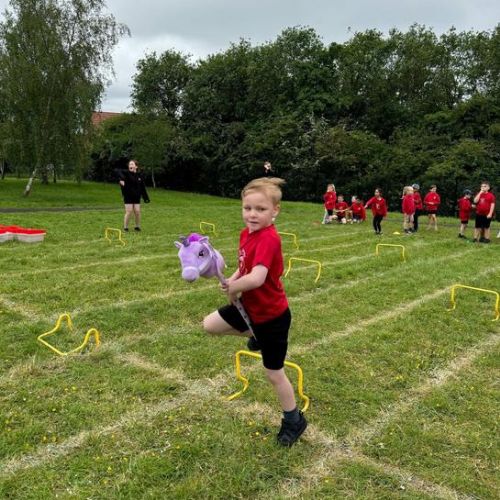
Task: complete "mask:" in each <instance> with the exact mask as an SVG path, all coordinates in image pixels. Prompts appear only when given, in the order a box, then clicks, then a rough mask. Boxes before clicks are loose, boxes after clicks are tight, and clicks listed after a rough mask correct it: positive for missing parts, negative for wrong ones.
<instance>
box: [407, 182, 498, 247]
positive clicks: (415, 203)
mask: <svg viewBox="0 0 500 500" xmlns="http://www.w3.org/2000/svg"><path fill="white" fill-rule="evenodd" d="M440 203H441V198H440V197H439V194H438V193H437V188H436V186H435V185H433V186H431V189H430V191H429V192H428V193H427V194H426V196H425V198H424V200H423V203H422V198H421V196H420V193H419V186H418V184H413V186H405V188H404V189H403V198H402V212H403V229H404V231H405V233H406V234H412V233H414V232H415V231H417V230H418V215H419V213H421V210H422V208H423V207H425V210H426V212H427V214H428V216H429V225H428V229H430V228H432V227H433V228H434V229H435V230H437V217H436V215H437V211H438V208H439V205H440ZM473 209H475V210H476V221H475V227H474V239H473V240H472V241H473V242H474V243H476V242H479V243H490V241H491V240H490V225H491V221H492V220H493V217H494V215H495V195H494V194H493V193H491V192H490V183H489V182H488V181H483V182H481V187H480V189H479V191H478V192H477V193H476V195H475V196H474V198H473V199H472V191H471V190H470V189H465V190H464V195H463V197H462V198H460V199H459V200H458V217H459V219H460V229H459V233H458V237H459V238H466V236H465V230H466V228H467V225H468V223H469V219H470V216H471V212H472V210H473ZM499 234H500V233H499Z"/></svg>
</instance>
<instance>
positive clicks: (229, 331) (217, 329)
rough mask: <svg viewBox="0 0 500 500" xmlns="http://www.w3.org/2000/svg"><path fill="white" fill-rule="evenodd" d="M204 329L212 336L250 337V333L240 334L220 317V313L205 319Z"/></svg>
mask: <svg viewBox="0 0 500 500" xmlns="http://www.w3.org/2000/svg"><path fill="white" fill-rule="evenodd" d="M203 329H204V330H205V332H207V333H208V334H210V335H235V336H237V337H250V336H251V334H250V331H248V330H247V331H246V332H240V331H238V330H235V329H234V328H233V327H232V326H231V325H230V324H229V323H228V322H227V321H225V320H224V319H223V318H222V316H221V315H220V313H219V311H214V312H213V313H210V314H209V315H208V316H205V317H204V318H203Z"/></svg>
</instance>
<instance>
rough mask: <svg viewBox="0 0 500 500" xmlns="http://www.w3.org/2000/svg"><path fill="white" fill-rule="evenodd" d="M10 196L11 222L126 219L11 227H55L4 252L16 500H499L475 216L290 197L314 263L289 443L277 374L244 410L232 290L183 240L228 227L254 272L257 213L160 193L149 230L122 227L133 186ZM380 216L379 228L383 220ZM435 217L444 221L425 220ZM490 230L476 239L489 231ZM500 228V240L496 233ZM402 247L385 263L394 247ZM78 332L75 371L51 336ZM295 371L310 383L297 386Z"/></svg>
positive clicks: (0, 288)
mask: <svg viewBox="0 0 500 500" xmlns="http://www.w3.org/2000/svg"><path fill="white" fill-rule="evenodd" d="M23 184H24V181H23V182H22V181H20V180H14V179H6V180H4V181H0V208H6V207H23V206H24V207H30V206H31V207H35V206H36V207H50V206H52V207H69V206H77V207H92V206H97V207H101V208H104V207H110V208H111V207H113V206H115V207H116V209H109V210H102V209H100V210H95V211H94V210H89V211H81V212H58V213H56V212H48V211H37V212H33V213H4V214H1V213H0V224H18V225H24V226H30V227H43V228H46V229H47V237H46V240H45V242H44V243H42V244H34V245H29V244H22V243H19V242H7V243H4V244H1V245H0V269H1V271H0V341H1V342H0V498H8V499H23V500H24V499H44V498H67V499H69V498H92V499H97V498H127V499H136V498H186V499H187V498H189V499H191V498H199V499H202V498H203V499H206V498H224V499H226V498H262V499H269V498H273V499H274V498H311V499H316V498H339V499H340V498H411V499H433V498H481V499H494V498H499V497H500V488H499V484H500V481H499V479H498V465H499V463H500V452H499V445H498V421H499V392H498V385H497V384H498V373H499V339H500V321H497V322H493V321H491V320H492V319H493V317H494V297H493V296H492V295H491V296H490V295H486V294H479V293H474V292H471V291H466V290H459V292H458V295H457V309H456V310H455V311H453V312H447V311H446V308H447V307H448V305H449V294H450V286H451V285H452V284H454V283H463V284H466V285H470V286H475V287H482V288H488V289H495V290H497V291H500V240H497V239H494V240H493V243H492V244H491V245H489V246H486V245H474V244H472V243H469V242H464V241H461V240H459V239H458V238H457V229H456V227H455V223H456V221H455V220H452V219H449V220H447V222H448V224H449V226H447V227H443V228H442V229H440V230H439V231H438V232H437V233H434V232H426V231H425V228H423V230H422V231H421V232H420V233H419V234H418V235H414V236H410V237H404V236H397V235H393V234H392V233H393V232H394V231H396V230H398V231H400V230H401V229H400V222H399V216H398V215H397V214H393V215H392V216H391V220H389V221H387V222H385V223H384V224H383V230H384V235H383V236H382V237H380V238H378V239H376V237H375V236H374V235H373V234H372V231H371V225H370V222H369V221H368V222H367V223H365V224H362V225H355V226H339V225H331V226H321V225H318V224H317V222H318V221H320V220H321V217H322V206H321V205H320V204H317V205H312V204H306V203H290V202H284V203H283V207H282V213H281V215H280V216H279V218H278V221H277V227H278V230H279V231H285V232H293V233H296V234H297V236H298V239H299V244H300V249H299V250H295V249H294V247H293V245H292V243H291V241H290V240H289V239H287V238H284V239H283V248H284V252H285V259H288V257H290V256H296V257H304V258H309V259H318V260H320V261H321V262H322V263H323V272H322V275H321V279H320V280H319V282H318V283H317V284H315V283H314V277H315V272H316V269H315V268H314V266H310V265H298V264H296V265H295V266H296V267H295V266H294V268H293V270H292V273H291V274H290V276H289V277H288V278H286V279H285V280H284V283H285V287H286V291H287V294H288V297H289V300H290V306H291V309H292V314H293V318H294V322H293V325H292V330H291V339H290V349H289V359H290V360H291V361H294V362H296V363H298V364H299V365H300V366H301V367H302V369H303V371H304V377H305V386H304V389H305V392H306V393H307V394H308V395H309V396H310V397H311V407H310V410H309V411H308V412H307V416H308V419H309V422H310V427H309V428H308V430H307V431H306V433H305V434H304V437H303V439H301V441H300V442H299V443H298V444H297V445H295V446H294V447H293V448H291V449H283V448H280V447H278V446H277V445H276V444H275V434H276V432H277V428H278V426H279V420H280V413H279V409H278V405H277V402H276V400H275V399H274V396H273V394H272V391H271V390H270V388H269V386H268V384H267V383H266V382H265V380H264V377H263V374H262V370H260V369H259V366H258V362H254V360H251V361H245V367H244V371H245V373H248V374H249V376H250V379H251V384H250V388H249V389H248V391H247V392H246V393H245V394H244V396H243V397H241V398H239V399H237V400H235V401H232V402H227V401H226V400H225V397H226V396H227V395H229V394H231V393H232V392H234V391H236V390H237V389H239V388H240V385H239V383H238V381H237V380H236V379H235V376H234V368H233V356H234V353H235V352H236V351H237V350H238V349H240V348H243V347H244V342H243V341H241V340H240V339H237V338H234V337H232V338H209V337H207V336H205V335H204V334H203V333H202V331H201V328H200V323H201V320H202V318H203V316H204V315H205V314H206V313H208V312H210V311H212V310H213V309H215V308H216V307H218V306H220V305H221V304H222V303H224V296H223V295H222V294H221V293H220V292H219V291H218V285H217V283H216V281H215V280H214V281H211V280H204V281H199V282H196V283H193V284H188V283H186V282H184V281H182V279H181V277H180V266H179V262H178V259H177V250H176V248H175V247H174V246H173V241H174V240H175V239H176V238H177V237H178V235H179V234H187V233H189V232H191V231H197V230H198V224H199V222H200V221H201V220H204V221H209V222H213V223H215V224H216V225H217V230H218V235H217V236H216V237H212V238H211V240H212V242H213V243H214V246H215V247H216V248H218V249H220V250H221V252H222V253H223V255H224V256H225V257H226V261H227V263H228V266H229V268H230V269H233V268H234V266H235V264H236V258H235V257H236V250H237V243H238V235H239V231H240V229H241V226H242V223H241V217H240V209H239V202H238V201H237V200H227V199H220V198H216V197H209V196H202V195H196V194H185V193H173V192H166V191H163V190H157V191H153V190H151V192H150V196H151V199H152V202H151V204H150V205H144V206H143V232H142V233H141V234H127V235H126V236H125V238H126V239H127V245H126V246H125V247H122V246H121V245H117V244H111V245H110V244H109V243H107V242H106V241H105V240H104V238H103V231H104V228H105V227H106V226H111V227H118V228H119V227H121V222H122V215H123V214H122V206H121V199H120V194H119V189H118V187H117V186H107V185H93V184H83V185H81V186H77V185H75V184H71V183H67V184H65V183H60V184H58V185H56V186H52V185H51V186H47V187H43V186H40V185H38V184H37V185H36V186H35V188H34V191H33V195H32V196H31V197H30V198H28V199H27V200H25V199H22V198H21V197H20V193H21V191H22V187H23ZM369 219H371V215H370V217H369ZM422 222H425V221H424V220H423V219H422ZM469 231H470V230H469ZM497 231H498V223H497V224H496V226H495V227H494V230H493V233H494V235H496V232H497ZM377 242H382V243H395V244H404V245H405V246H406V249H407V253H408V261H407V262H406V263H404V262H402V261H401V260H400V256H399V253H398V251H397V249H390V248H386V249H384V250H385V251H384V252H382V253H381V255H380V256H379V257H376V256H375V255H374V250H375V244H376V243H377ZM64 312H68V313H70V314H71V317H72V319H73V322H74V325H75V330H76V331H75V332H73V334H71V333H69V332H68V331H66V330H64V331H62V332H60V333H58V334H57V335H56V336H54V337H52V341H53V342H54V344H57V346H58V347H59V348H60V349H62V350H66V349H70V348H72V347H75V346H76V345H78V344H79V343H80V342H81V339H82V338H83V334H84V333H85V332H86V331H87V329H89V328H91V327H95V328H97V329H98V330H99V331H100V332H101V335H102V344H101V346H100V348H99V349H97V350H94V349H90V350H89V351H87V352H85V353H84V354H82V355H74V356H69V357H66V358H62V357H58V356H56V355H55V354H54V353H52V352H51V351H50V350H49V349H47V348H45V347H44V346H42V345H41V344H39V343H38V342H37V341H36V338H37V336H38V335H40V334H41V333H43V332H46V331H48V330H50V329H51V328H52V327H53V325H54V324H55V321H56V320H57V318H58V316H59V314H61V313H64ZM290 376H291V378H292V380H293V382H294V383H295V382H296V381H295V379H294V374H293V372H291V373H290Z"/></svg>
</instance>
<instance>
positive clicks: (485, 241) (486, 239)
mask: <svg viewBox="0 0 500 500" xmlns="http://www.w3.org/2000/svg"><path fill="white" fill-rule="evenodd" d="M483 243H491V240H489V239H488V238H483Z"/></svg>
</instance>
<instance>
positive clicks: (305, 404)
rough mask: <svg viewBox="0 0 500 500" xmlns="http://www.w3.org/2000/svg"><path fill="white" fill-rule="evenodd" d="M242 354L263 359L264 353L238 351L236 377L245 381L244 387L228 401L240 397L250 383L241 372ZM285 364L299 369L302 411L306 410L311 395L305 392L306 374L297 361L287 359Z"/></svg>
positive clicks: (229, 397) (298, 390)
mask: <svg viewBox="0 0 500 500" xmlns="http://www.w3.org/2000/svg"><path fill="white" fill-rule="evenodd" d="M241 356H250V357H252V358H256V359H262V355H260V354H257V353H256V352H251V351H238V352H237V353H236V354H235V365H236V378H237V379H238V380H241V381H242V382H243V389H241V391H238V392H235V393H234V394H232V395H231V396H228V398H227V399H228V401H232V400H233V399H236V398H238V397H240V396H241V395H242V394H243V393H244V392H245V391H246V390H247V389H248V386H249V384H250V382H249V380H248V379H247V378H246V377H244V376H243V375H242V374H241V359H240V358H241ZM285 366H289V367H290V368H293V369H294V370H296V371H297V392H298V393H299V396H300V398H301V399H302V401H303V403H304V406H303V407H302V411H303V412H305V411H307V409H308V408H309V397H308V396H306V395H305V394H304V387H303V386H304V374H303V373H302V368H301V367H300V366H299V365H297V364H296V363H292V362H291V361H285Z"/></svg>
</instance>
